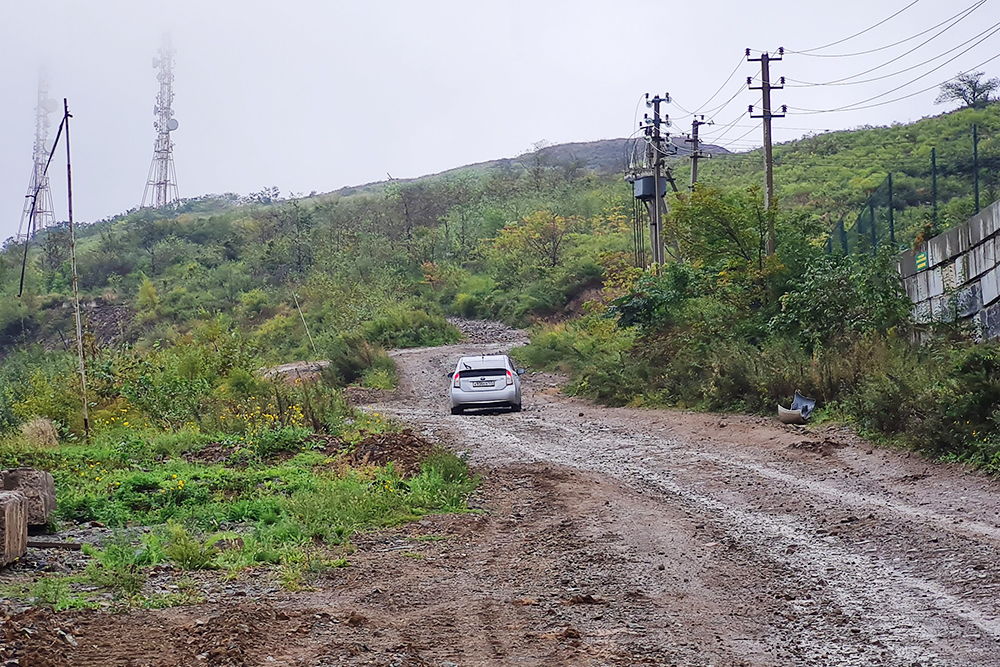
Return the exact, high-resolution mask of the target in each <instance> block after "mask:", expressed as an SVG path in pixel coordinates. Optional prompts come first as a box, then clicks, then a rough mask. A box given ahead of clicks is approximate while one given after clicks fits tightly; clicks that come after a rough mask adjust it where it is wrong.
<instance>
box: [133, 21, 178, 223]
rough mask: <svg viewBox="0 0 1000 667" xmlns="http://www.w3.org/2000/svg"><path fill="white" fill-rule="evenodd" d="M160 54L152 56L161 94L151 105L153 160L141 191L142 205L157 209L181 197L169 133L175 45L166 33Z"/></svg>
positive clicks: (174, 124)
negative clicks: (154, 130)
mask: <svg viewBox="0 0 1000 667" xmlns="http://www.w3.org/2000/svg"><path fill="white" fill-rule="evenodd" d="M159 54H160V55H159V57H158V58H153V68H154V69H159V70H160V71H159V73H158V74H157V75H156V80H157V81H159V82H160V93H159V94H158V95H157V96H156V105H155V106H153V115H154V116H156V120H155V121H153V127H154V128H156V143H155V144H153V162H152V164H150V165H149V176H148V177H147V179H146V189H145V190H144V191H143V193H142V204H141V206H142V208H146V207H148V206H152V207H155V208H160V207H161V206H166V205H167V204H170V203H171V202H175V201H177V200H178V199H180V197H179V195H178V194H177V175H176V174H175V173H174V157H173V148H174V144H173V142H172V141H171V140H170V133H171V132H173V131H174V130H176V129H177V119H176V118H174V110H173V109H172V108H171V107H172V105H173V102H174V90H173V83H174V48H173V46H171V45H170V37H169V35H164V36H163V45H162V46H161V47H160V51H159Z"/></svg>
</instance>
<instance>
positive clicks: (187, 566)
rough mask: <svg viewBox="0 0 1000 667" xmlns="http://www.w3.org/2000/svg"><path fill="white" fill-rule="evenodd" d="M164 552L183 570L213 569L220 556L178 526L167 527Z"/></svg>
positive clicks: (213, 549) (216, 551) (212, 548)
mask: <svg viewBox="0 0 1000 667" xmlns="http://www.w3.org/2000/svg"><path fill="white" fill-rule="evenodd" d="M163 552H164V554H165V555H166V557H167V558H169V559H170V560H171V561H173V562H174V564H175V565H177V566H178V567H179V568H181V569H182V570H208V569H213V568H214V567H215V556H216V555H217V554H218V550H216V549H215V548H214V547H211V546H207V545H206V544H203V543H202V542H199V541H198V540H196V539H194V538H192V537H191V535H189V534H188V532H187V531H186V530H185V529H184V527H183V526H181V525H178V524H168V525H167V543H166V545H165V546H164V547H163Z"/></svg>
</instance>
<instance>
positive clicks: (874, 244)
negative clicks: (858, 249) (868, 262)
mask: <svg viewBox="0 0 1000 667" xmlns="http://www.w3.org/2000/svg"><path fill="white" fill-rule="evenodd" d="M868 215H869V216H870V217H871V220H872V228H871V236H872V255H874V254H875V250H876V249H877V248H878V231H877V230H876V229H875V203H874V202H873V201H872V198H871V197H869V198H868Z"/></svg>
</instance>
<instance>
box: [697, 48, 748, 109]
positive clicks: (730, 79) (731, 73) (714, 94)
mask: <svg viewBox="0 0 1000 667" xmlns="http://www.w3.org/2000/svg"><path fill="white" fill-rule="evenodd" d="M742 65H743V57H742V56H741V57H740V60H739V62H738V63H736V67H734V68H733V71H732V72H730V73H729V76H727V77H726V80H725V81H723V82H722V85H721V86H719V89H718V90H716V91H715V92H714V93H712V96H711V97H709V98H708V99H707V100H705V102H704V103H703V104H702V105H701V106H700V107H698V108H697V109H695V110H694V112H693V113H701V110H702V109H704V108H705V106H706V105H707V104H708V103H709V102H711V101H712V100H714V99H715V97H716V95H718V94H719V93H721V92H722V89H723V88H725V87H726V84H728V83H729V82H730V81H732V79H733V77H734V76H736V73H737V72H738V71H739V70H740V66H742ZM741 88H742V86H741ZM730 101H732V100H730Z"/></svg>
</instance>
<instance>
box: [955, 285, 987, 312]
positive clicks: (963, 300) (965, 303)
mask: <svg viewBox="0 0 1000 667" xmlns="http://www.w3.org/2000/svg"><path fill="white" fill-rule="evenodd" d="M955 308H956V310H957V311H958V316H959V317H971V316H972V315H975V314H976V313H978V312H979V311H980V310H982V308H983V294H982V291H981V288H980V286H979V282H978V281H977V282H974V283H972V284H971V285H966V286H965V287H963V288H962V289H960V290H958V292H957V293H956V294H955Z"/></svg>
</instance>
